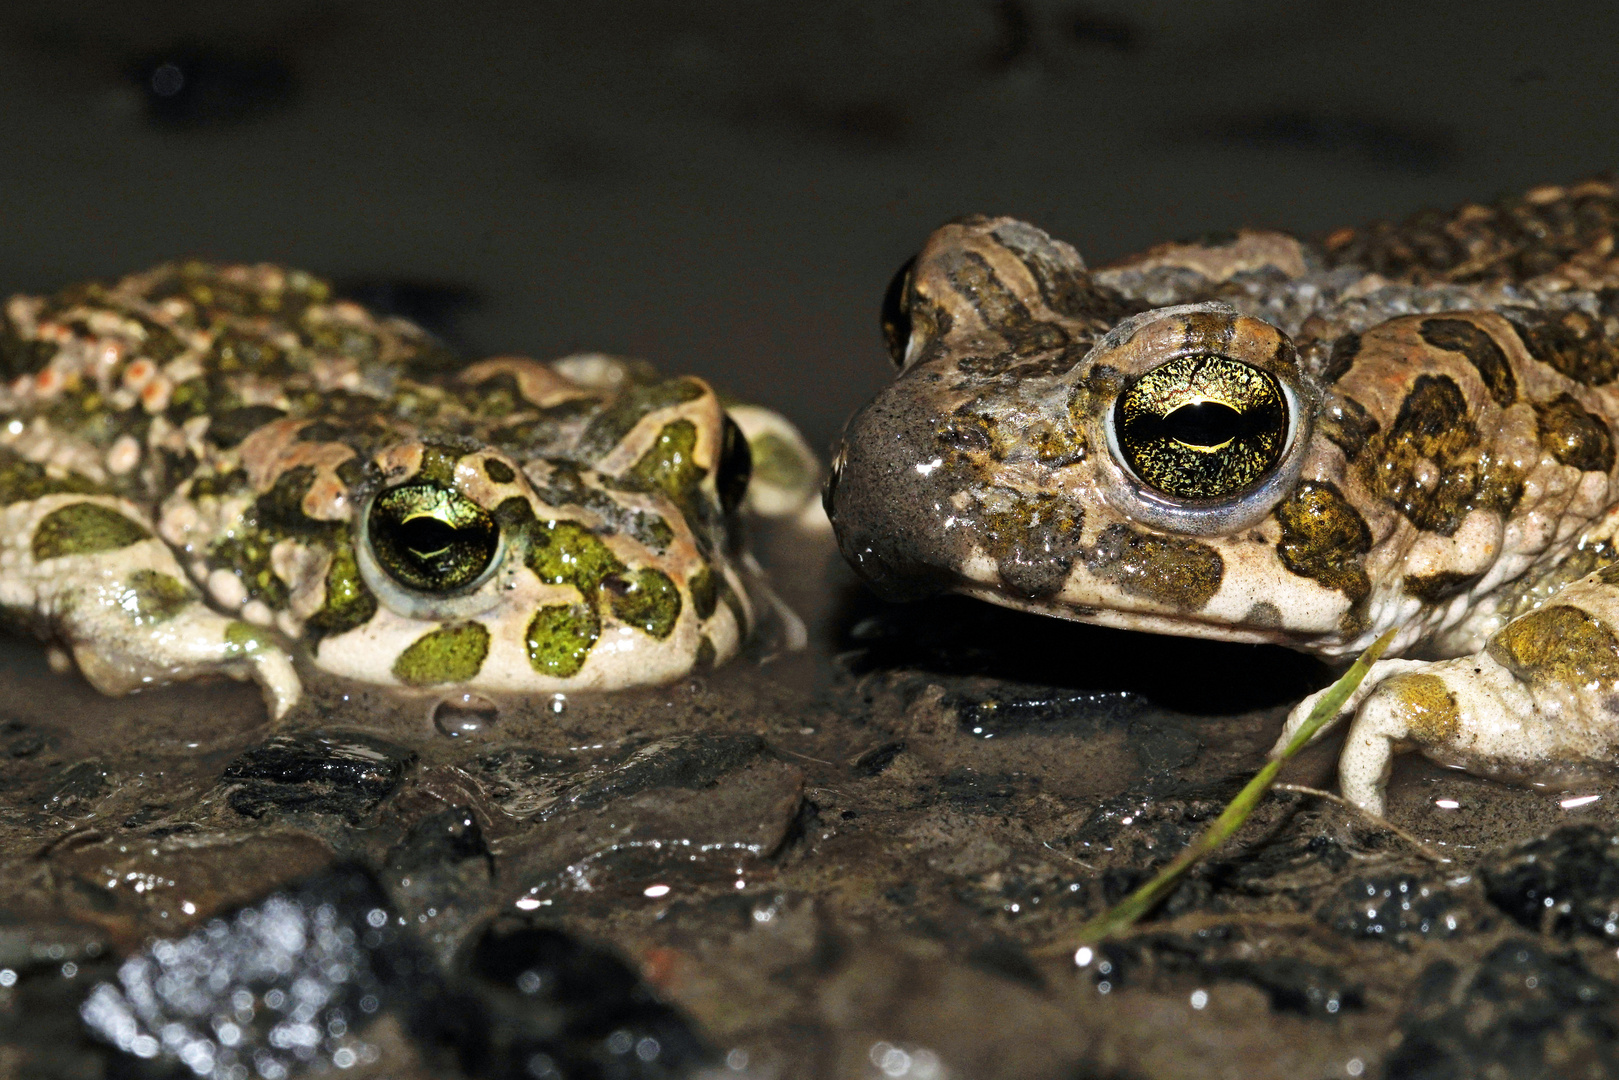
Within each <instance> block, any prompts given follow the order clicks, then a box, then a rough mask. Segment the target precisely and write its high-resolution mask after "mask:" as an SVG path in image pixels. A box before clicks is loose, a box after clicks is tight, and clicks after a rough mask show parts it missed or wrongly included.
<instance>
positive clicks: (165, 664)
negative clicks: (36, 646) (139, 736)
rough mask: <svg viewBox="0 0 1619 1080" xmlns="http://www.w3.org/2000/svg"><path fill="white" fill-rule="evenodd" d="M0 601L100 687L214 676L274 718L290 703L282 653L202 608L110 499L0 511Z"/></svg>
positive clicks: (27, 504)
mask: <svg viewBox="0 0 1619 1080" xmlns="http://www.w3.org/2000/svg"><path fill="white" fill-rule="evenodd" d="M0 607H3V608H4V609H6V610H7V611H8V612H10V613H11V614H13V615H16V616H19V617H20V618H21V619H22V620H23V621H24V622H26V623H28V624H30V625H31V626H32V627H33V628H34V629H36V630H37V631H38V632H39V633H40V634H41V636H43V637H48V638H54V639H57V640H60V641H62V642H63V643H64V644H66V645H67V646H68V648H69V649H71V650H72V653H73V657H74V659H75V660H77V661H78V665H79V668H80V670H81V671H83V672H84V676H85V678H87V679H88V680H89V681H90V682H91V684H92V685H94V686H95V687H96V689H98V690H100V691H102V692H103V693H106V694H124V693H128V692H129V691H131V690H134V689H137V688H139V687H142V686H153V685H161V684H163V683H168V682H176V681H179V680H184V679H191V678H196V677H197V676H199V675H205V674H210V673H218V674H224V675H230V676H231V677H233V678H238V679H242V678H252V679H255V680H257V681H258V683H259V685H260V686H261V687H262V688H263V689H264V696H265V701H266V704H267V705H268V706H269V710H270V715H271V716H272V717H273V718H276V719H279V718H280V717H281V716H283V715H285V713H286V712H287V710H288V709H290V708H291V707H292V705H293V703H294V702H296V701H297V700H298V695H299V692H300V686H299V682H298V675H297V673H296V672H295V671H294V670H293V667H292V662H291V661H290V660H289V659H288V658H287V655H286V653H284V652H282V651H281V649H280V648H278V647H277V646H276V645H274V644H273V643H271V642H270V641H269V639H268V637H267V636H266V635H264V634H263V633H261V632H260V631H259V630H258V629H257V628H255V627H253V626H251V625H250V624H248V623H244V622H238V621H235V620H232V619H227V618H226V617H224V616H223V615H220V614H219V613H218V612H215V611H213V610H211V609H210V608H208V607H207V606H206V605H205V604H204V603H202V600H201V597H200V595H199V594H198V592H197V589H196V586H195V585H193V584H192V583H191V581H190V580H188V579H187V577H186V575H185V573H184V571H182V570H181V568H180V566H179V564H178V562H176V560H175V557H174V553H173V552H172V551H170V550H169V548H168V546H167V545H165V544H164V543H163V542H162V541H161V540H158V539H157V538H156V537H154V536H153V535H152V531H151V529H150V528H149V527H148V525H147V524H146V522H145V521H143V520H142V518H141V514H140V511H139V510H138V509H137V508H136V507H135V506H134V505H133V504H131V503H129V502H127V501H126V500H123V499H120V498H117V497H115V496H111V495H89V494H61V493H58V494H47V495H43V496H41V497H39V498H35V499H29V500H25V501H17V502H13V503H11V504H10V505H8V506H6V507H5V509H4V512H3V513H0Z"/></svg>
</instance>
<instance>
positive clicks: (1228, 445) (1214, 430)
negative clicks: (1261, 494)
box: [1113, 355, 1287, 499]
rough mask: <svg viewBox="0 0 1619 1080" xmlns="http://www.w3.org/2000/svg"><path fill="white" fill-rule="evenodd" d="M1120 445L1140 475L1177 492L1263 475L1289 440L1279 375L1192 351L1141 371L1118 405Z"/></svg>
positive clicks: (1225, 488)
mask: <svg viewBox="0 0 1619 1080" xmlns="http://www.w3.org/2000/svg"><path fill="white" fill-rule="evenodd" d="M1113 409H1114V411H1113V425H1114V432H1115V434H1116V436H1117V438H1118V443H1119V450H1120V452H1121V453H1122V454H1123V455H1124V460H1125V463H1126V464H1127V465H1129V467H1130V469H1131V471H1132V472H1134V473H1135V474H1136V476H1138V477H1139V478H1140V479H1141V480H1143V481H1144V482H1146V483H1147V484H1149V485H1151V486H1152V487H1154V488H1156V489H1157V490H1159V491H1161V492H1163V493H1164V494H1165V495H1170V496H1173V497H1175V498H1178V499H1218V498H1223V497H1225V496H1228V495H1235V494H1238V493H1240V492H1242V491H1245V490H1247V489H1248V488H1250V487H1252V486H1254V485H1255V484H1257V483H1259V482H1260V481H1261V480H1263V479H1264V478H1265V476H1266V475H1268V474H1269V473H1270V471H1271V469H1273V468H1275V466H1276V463H1277V462H1278V461H1280V460H1281V457H1282V451H1283V450H1285V449H1286V445H1285V444H1286V442H1287V399H1286V397H1285V396H1283V393H1282V388H1281V385H1280V384H1279V383H1278V382H1277V381H1276V378H1275V376H1273V375H1271V374H1270V373H1269V372H1266V371H1262V370H1260V369H1259V368H1256V367H1254V366H1253V365H1252V364H1245V363H1243V362H1242V361H1240V360H1233V359H1231V358H1230V357H1229V356H1218V355H1204V356H1185V357H1182V358H1180V359H1179V360H1171V361H1170V362H1169V363H1167V364H1161V365H1159V366H1158V367H1155V368H1153V369H1152V370H1151V371H1149V372H1147V373H1146V374H1145V375H1142V376H1141V378H1139V379H1137V380H1136V381H1135V383H1134V384H1133V385H1132V386H1130V387H1129V388H1128V389H1127V390H1125V392H1124V393H1122V394H1120V395H1119V399H1118V402H1117V403H1116V404H1115V405H1114V407H1113Z"/></svg>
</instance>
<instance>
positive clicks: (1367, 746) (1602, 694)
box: [1271, 569, 1619, 814]
mask: <svg viewBox="0 0 1619 1080" xmlns="http://www.w3.org/2000/svg"><path fill="white" fill-rule="evenodd" d="M1616 577H1619V572H1616V571H1614V570H1612V569H1609V570H1603V571H1599V572H1597V573H1595V574H1592V575H1591V576H1590V577H1588V578H1585V579H1583V580H1582V581H1579V582H1576V583H1575V584H1573V585H1570V586H1569V587H1568V588H1566V589H1564V590H1563V591H1562V592H1560V593H1559V594H1558V595H1557V599H1556V602H1555V603H1552V604H1548V605H1547V606H1545V607H1542V608H1539V609H1537V610H1535V611H1531V612H1529V613H1528V614H1526V615H1522V616H1520V617H1518V618H1517V619H1514V620H1513V621H1512V622H1510V623H1508V624H1507V625H1506V626H1504V627H1502V628H1501V630H1499V631H1498V632H1496V633H1495V634H1494V635H1493V636H1492V637H1491V638H1490V640H1489V643H1488V644H1487V645H1486V647H1485V648H1484V650H1483V651H1481V652H1478V653H1475V654H1473V655H1471V656H1461V657H1457V658H1455V659H1451V660H1441V661H1437V662H1434V663H1425V662H1422V661H1416V660H1385V661H1382V662H1380V663H1378V664H1375V665H1373V667H1372V669H1371V671H1370V672H1369V673H1368V674H1367V677H1366V680H1365V681H1364V682H1363V683H1362V684H1361V686H1360V687H1359V689H1357V691H1356V692H1355V694H1354V695H1353V696H1352V697H1351V698H1350V699H1349V701H1348V702H1347V703H1346V706H1345V711H1344V715H1347V714H1349V713H1353V715H1354V719H1353V721H1352V722H1351V723H1350V727H1349V737H1348V739H1347V741H1346V742H1345V744H1344V749H1343V754H1342V756H1341V757H1340V758H1339V761H1338V778H1339V783H1340V785H1341V787H1342V789H1343V793H1344V796H1345V797H1346V798H1348V799H1350V800H1351V801H1352V802H1354V803H1356V804H1357V805H1359V806H1361V807H1363V808H1365V809H1367V810H1369V811H1371V812H1373V813H1376V814H1381V813H1382V812H1383V792H1384V789H1385V787H1386V786H1387V784H1388V778H1389V770H1390V767H1391V765H1392V763H1393V757H1394V755H1395V754H1396V753H1400V752H1402V751H1405V750H1408V749H1416V750H1418V751H1420V752H1421V753H1422V754H1423V755H1424V756H1425V757H1427V758H1430V759H1431V760H1433V761H1436V762H1438V763H1440V764H1441V765H1447V766H1451V767H1453V768H1459V769H1465V770H1467V771H1468V772H1470V773H1475V774H1477V775H1480V776H1491V777H1498V778H1501V779H1508V780H1518V781H1528V782H1543V783H1555V782H1557V781H1558V780H1567V779H1569V778H1571V777H1575V776H1581V775H1585V774H1587V773H1589V772H1590V771H1591V770H1592V769H1593V768H1598V767H1605V766H1610V765H1611V764H1612V763H1613V762H1614V758H1615V753H1614V751H1615V745H1616V742H1619V636H1616V635H1615V632H1614V630H1613V627H1614V626H1615V625H1616V623H1619V595H1616V594H1619V587H1616V585H1619V583H1616V582H1615V581H1611V580H1607V579H1608V578H1616ZM1319 696H1320V695H1319V694H1315V695H1311V696H1310V697H1308V698H1306V699H1305V700H1304V701H1302V702H1300V703H1299V705H1298V706H1297V707H1296V708H1295V709H1294V710H1293V712H1292V714H1291V715H1290V716H1289V717H1288V720H1287V725H1286V727H1285V728H1284V729H1283V732H1282V737H1281V739H1280V740H1279V741H1278V742H1277V744H1276V746H1275V747H1274V748H1273V749H1272V750H1271V754H1272V755H1273V756H1275V755H1278V754H1280V752H1281V750H1282V748H1283V747H1285V746H1286V745H1287V742H1288V741H1289V740H1290V739H1291V738H1292V737H1293V734H1294V733H1295V732H1297V731H1298V729H1299V727H1300V725H1302V724H1303V723H1304V721H1305V719H1306V718H1307V717H1308V716H1309V713H1310V709H1311V708H1312V707H1313V706H1314V704H1315V702H1316V700H1317V699H1318V698H1319Z"/></svg>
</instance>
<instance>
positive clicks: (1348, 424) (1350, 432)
mask: <svg viewBox="0 0 1619 1080" xmlns="http://www.w3.org/2000/svg"><path fill="white" fill-rule="evenodd" d="M1318 423H1319V425H1320V427H1319V430H1320V432H1321V434H1323V435H1325V436H1326V437H1327V438H1329V439H1331V440H1332V441H1333V442H1334V443H1335V444H1337V446H1338V449H1340V450H1342V451H1343V452H1344V460H1345V461H1348V462H1351V463H1353V462H1354V460H1355V459H1356V458H1358V457H1359V456H1360V452H1361V451H1362V450H1364V449H1365V448H1366V443H1367V441H1368V440H1369V439H1371V437H1372V436H1373V435H1376V434H1377V432H1378V430H1379V425H1378V423H1377V421H1376V420H1374V419H1372V416H1371V414H1370V413H1368V412H1367V411H1366V406H1364V405H1362V404H1361V403H1360V402H1358V401H1356V400H1355V399H1354V398H1352V397H1346V396H1342V395H1340V396H1338V397H1336V398H1334V399H1332V400H1331V401H1330V402H1329V404H1328V406H1327V408H1326V409H1324V410H1323V411H1322V413H1321V416H1320V418H1319V420H1318Z"/></svg>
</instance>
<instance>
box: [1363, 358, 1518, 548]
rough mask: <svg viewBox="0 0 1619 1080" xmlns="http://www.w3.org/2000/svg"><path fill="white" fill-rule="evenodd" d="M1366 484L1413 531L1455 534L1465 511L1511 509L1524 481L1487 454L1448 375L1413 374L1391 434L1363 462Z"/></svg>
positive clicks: (1372, 446) (1374, 445)
mask: <svg viewBox="0 0 1619 1080" xmlns="http://www.w3.org/2000/svg"><path fill="white" fill-rule="evenodd" d="M1361 465H1362V468H1363V469H1364V470H1365V475H1366V479H1367V486H1368V487H1370V488H1371V490H1372V491H1374V492H1376V493H1377V494H1379V495H1381V496H1383V497H1384V498H1386V499H1387V500H1388V501H1389V502H1391V503H1393V504H1394V505H1395V506H1396V507H1397V508H1398V509H1399V511H1400V512H1401V513H1402V514H1404V515H1405V516H1406V518H1407V520H1409V521H1410V522H1411V524H1413V525H1415V526H1416V527H1417V528H1419V529H1426V530H1427V531H1429V532H1435V533H1438V534H1439V535H1441V536H1453V535H1455V533H1456V530H1457V529H1458V528H1459V527H1460V526H1461V523H1462V518H1464V517H1466V516H1467V513H1468V511H1469V510H1473V509H1485V510H1495V511H1499V512H1501V513H1507V512H1509V511H1510V510H1511V509H1512V508H1513V507H1514V506H1516V505H1517V502H1518V498H1519V497H1520V496H1521V495H1522V494H1523V476H1522V474H1521V473H1519V472H1517V471H1516V470H1515V469H1514V468H1513V467H1512V466H1511V464H1510V463H1509V462H1507V461H1506V460H1504V459H1503V460H1497V459H1496V458H1495V457H1493V456H1491V457H1486V456H1485V455H1484V453H1483V451H1482V448H1481V446H1480V442H1479V436H1478V429H1477V428H1476V427H1475V426H1474V425H1473V421H1472V419H1471V418H1470V416H1469V412H1468V408H1467V399H1466V398H1465V397H1463V396H1462V391H1461V388H1460V387H1458V386H1457V385H1456V382H1455V380H1453V379H1451V378H1450V377H1449V376H1448V375H1419V376H1417V378H1416V381H1415V382H1414V383H1413V384H1412V387H1411V393H1410V394H1408V395H1407V396H1406V399H1405V401H1404V402H1403V403H1402V404H1401V405H1400V412H1399V415H1397V416H1396V417H1395V419H1394V423H1393V424H1392V425H1391V426H1390V427H1389V430H1388V431H1387V432H1386V433H1385V434H1383V435H1380V436H1377V437H1375V438H1373V439H1372V440H1371V441H1370V442H1369V443H1368V444H1367V452H1366V453H1365V454H1363V455H1362V457H1361Z"/></svg>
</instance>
